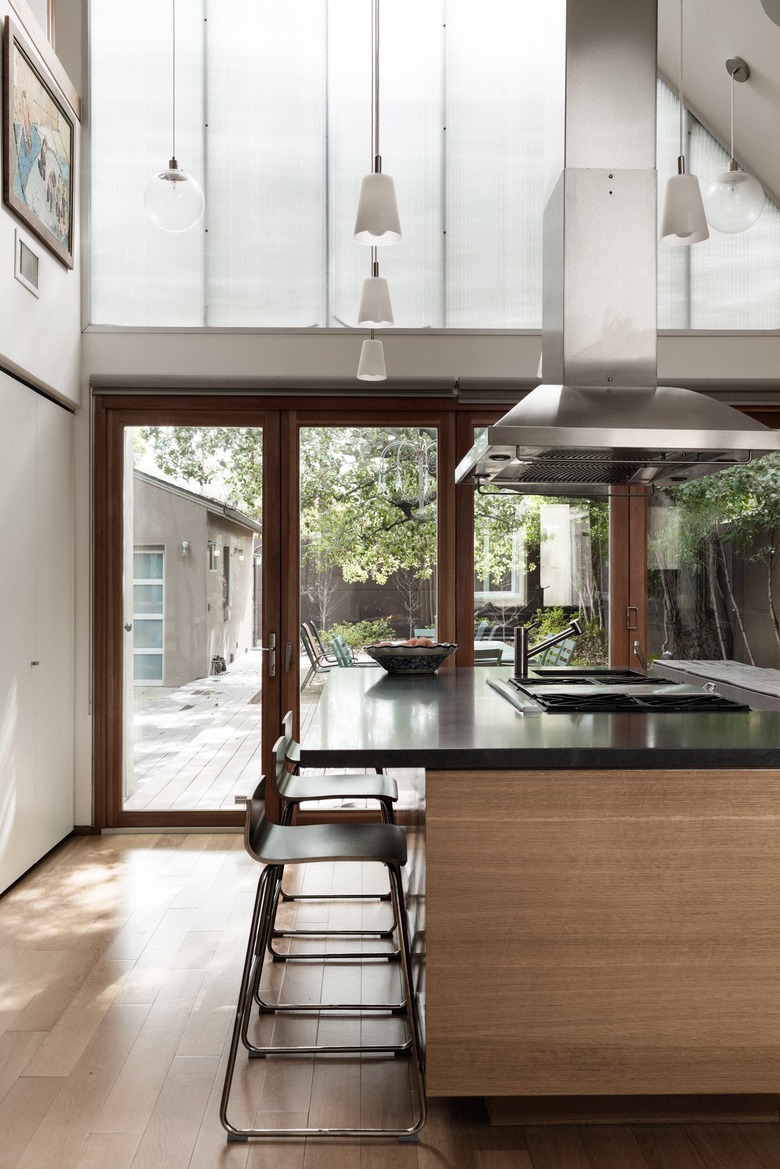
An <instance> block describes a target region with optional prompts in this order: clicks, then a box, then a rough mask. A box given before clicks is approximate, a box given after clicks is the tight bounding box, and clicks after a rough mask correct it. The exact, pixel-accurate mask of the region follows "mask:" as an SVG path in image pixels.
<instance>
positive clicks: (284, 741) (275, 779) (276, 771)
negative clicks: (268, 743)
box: [270, 735, 290, 796]
mask: <svg viewBox="0 0 780 1169" xmlns="http://www.w3.org/2000/svg"><path fill="white" fill-rule="evenodd" d="M289 745H290V739H289V738H288V736H287V735H280V736H279V738H278V739H277V740H276V742H275V743H274V746H273V754H274V762H273V767H272V768H271V776H270V783H271V791H272V792H273V794H274V795H275V796H279V795H282V794H283V793H282V788H283V787H284V776H285V773H286V772H287V771H288V767H287V762H286V760H287V751H288V748H289Z"/></svg>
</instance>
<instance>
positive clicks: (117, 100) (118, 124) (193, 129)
mask: <svg viewBox="0 0 780 1169" xmlns="http://www.w3.org/2000/svg"><path fill="white" fill-rule="evenodd" d="M204 15H205V12H204V5H203V3H202V0H187V2H186V3H181V2H180V3H177V6H176V73H177V86H176V157H177V160H178V162H179V165H180V167H181V168H182V169H183V170H185V171H186V172H187V173H188V174H191V175H192V176H193V177H194V178H196V179H197V180H198V182H199V183H200V184H201V186H203V182H204V173H205V152H204V139H203V124H204V120H205V119H204V92H205V90H204V77H203V28H204ZM90 23H91V44H92V50H91V70H92V75H91V101H90V120H91V126H92V135H91V139H92V140H91V160H92V161H91V178H90V183H91V217H90V218H91V230H90V253H91V272H92V290H91V301H92V311H91V320H92V321H93V322H95V323H102V324H121V325H147V326H150V325H151V326H154V325H172V326H173V325H179V326H199V325H202V324H203V323H204V304H205V279H204V278H205V272H204V258H205V252H204V240H205V238H206V237H205V227H206V224H205V223H204V222H203V221H201V222H200V223H199V224H198V225H197V226H196V227H194V228H192V230H190V231H186V232H181V233H178V234H175V235H174V234H170V233H168V232H164V231H160V229H159V228H157V227H155V226H154V225H153V224H152V223H151V222H150V221H149V220H148V219H147V218H146V215H145V214H144V210H143V195H144V189H145V187H146V184H147V183H148V181H149V179H150V178H151V177H152V175H154V174H155V173H157V172H159V171H161V170H164V169H165V168H166V167H167V165H168V160H169V159H170V157H171V151H172V145H173V136H172V129H173V127H172V92H173V91H172V50H173V37H172V22H171V6H170V5H169V4H161V3H160V2H159V0H134V3H133V4H117V3H115V2H114V0H96V2H95V3H93V4H91V5H90Z"/></svg>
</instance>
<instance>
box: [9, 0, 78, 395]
mask: <svg viewBox="0 0 780 1169" xmlns="http://www.w3.org/2000/svg"><path fill="white" fill-rule="evenodd" d="M6 16H10V17H11V20H12V21H13V22H14V24H15V25H16V26H17V27H18V28H20V29H21V31H22V33H23V35H25V37H26V39H27V40H28V42H32V44H33V47H34V48H37V47H38V46H39V45H42V46H43V49H42V52H43V53H47V52H48V54H49V56H52V54H51V50H50V49H49V50H47V48H46V44H47V42H46V41H45V37H44V34H43V32H42V31H41V29H40V26H39V25H38V23H37V21H36V20H35V18H34V17H33V16H32V13H31V12H30V10H29V9H28V8H27V5H26V3H24V0H14V3H13V4H11V3H9V0H0V17H2V18H3V22H4V19H5V17H6ZM52 64H54V63H53V62H52ZM79 139H80V134H79V130H78V125H77V126H76V151H77V157H78V156H79V149H80V141H79ZM78 188H79V182H78V176H77V179H76V209H75V215H76V223H75V241H76V248H78V243H79V238H80V234H79V215H78V199H79V189H78ZM17 230H18V231H20V232H21V233H22V235H23V238H24V240H25V242H26V243H27V245H28V247H30V248H31V249H32V250H33V251H34V252H35V253H36V255H38V257H39V293H40V295H39V296H38V297H37V298H36V297H35V296H34V295H33V294H32V293H31V292H29V291H28V290H27V289H26V288H25V287H24V285H22V284H20V283H19V281H18V280H16V279H15V278H14V248H15V236H14V233H15V231H17ZM79 269H80V265H79V263H78V260H77V262H76V266H75V268H74V269H69V268H66V267H65V265H64V264H62V263H61V262H60V261H59V260H58V259H57V258H56V257H55V256H54V255H53V254H52V253H51V252H50V251H49V250H48V248H47V247H46V246H45V244H43V243H42V242H41V241H40V240H39V239H38V237H37V236H36V235H34V234H33V233H32V232H31V231H29V229H28V228H27V227H26V225H25V224H23V223H22V221H21V220H20V219H18V218H17V216H16V215H14V214H13V212H12V211H11V210H10V209H9V208H8V207H7V206H6V205H5V203H2V204H0V303H2V312H1V313H0V364H2V365H3V366H4V367H5V368H6V369H8V370H9V372H11V373H18V374H20V375H22V376H23V377H25V378H26V379H27V380H29V381H32V382H33V383H34V384H36V385H39V386H40V387H41V388H43V389H45V390H46V391H47V392H49V393H50V394H51V395H52V396H53V397H55V398H59V399H61V400H63V401H65V402H68V403H69V404H70V405H73V406H78V405H79V404H80V403H81V384H80V376H81V367H80V350H81V289H80V282H81V275H80V270H79Z"/></svg>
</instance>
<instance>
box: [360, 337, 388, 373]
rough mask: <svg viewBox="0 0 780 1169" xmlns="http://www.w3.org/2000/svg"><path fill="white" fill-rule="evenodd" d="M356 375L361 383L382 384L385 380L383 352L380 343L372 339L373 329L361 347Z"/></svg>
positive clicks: (385, 371)
mask: <svg viewBox="0 0 780 1169" xmlns="http://www.w3.org/2000/svg"><path fill="white" fill-rule="evenodd" d="M357 375H358V378H359V379H360V381H362V382H383V381H385V380H386V379H387V370H386V369H385V351H384V348H383V346H382V342H381V341H377V340H376V339H375V338H374V330H373V329H372V330H371V335H370V339H369V340H368V341H364V342H363V344H362V346H361V349H360V362H359V364H358V371H357Z"/></svg>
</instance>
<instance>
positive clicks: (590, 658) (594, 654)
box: [569, 618, 609, 666]
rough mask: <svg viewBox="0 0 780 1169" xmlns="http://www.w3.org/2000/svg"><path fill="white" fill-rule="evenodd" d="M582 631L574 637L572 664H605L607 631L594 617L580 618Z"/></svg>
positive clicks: (607, 654)
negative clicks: (585, 619) (589, 619)
mask: <svg viewBox="0 0 780 1169" xmlns="http://www.w3.org/2000/svg"><path fill="white" fill-rule="evenodd" d="M580 624H581V625H582V633H581V634H580V635H579V637H577V638H576V639H575V642H574V645H575V650H574V653H573V654H572V658H571V661H570V663H569V664H570V665H572V666H605V665H606V664H607V662H608V661H609V646H608V644H607V641H608V639H607V631H606V629H605V628H604V627H603V625H601V623H600V622H599V621H598V620H596V619H595V618H594V619H593V620H591V621H584V620H581V621H580Z"/></svg>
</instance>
